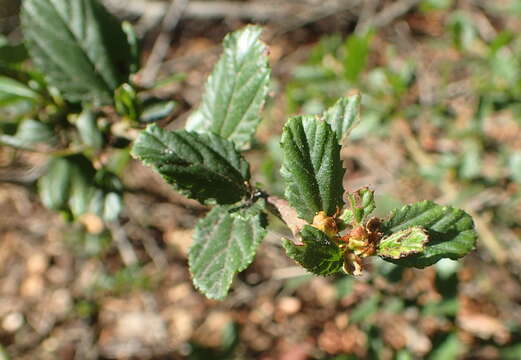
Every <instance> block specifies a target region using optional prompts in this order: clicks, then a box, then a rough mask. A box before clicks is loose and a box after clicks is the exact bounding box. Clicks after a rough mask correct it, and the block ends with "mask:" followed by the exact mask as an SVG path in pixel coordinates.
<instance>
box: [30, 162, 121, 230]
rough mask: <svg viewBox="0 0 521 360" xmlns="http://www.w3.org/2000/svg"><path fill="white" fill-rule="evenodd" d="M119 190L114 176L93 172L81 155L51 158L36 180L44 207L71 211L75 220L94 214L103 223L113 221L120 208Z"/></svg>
mask: <svg viewBox="0 0 521 360" xmlns="http://www.w3.org/2000/svg"><path fill="white" fill-rule="evenodd" d="M122 188H123V186H122V184H121V182H120V181H119V179H118V178H117V177H116V176H115V175H113V174H111V173H109V172H107V171H104V170H100V171H96V170H95V169H94V167H93V166H92V164H91V163H90V161H89V160H88V159H87V158H86V157H84V156H83V155H72V156H68V157H60V158H54V159H52V160H51V161H50V164H49V169H48V171H47V173H46V174H45V175H44V176H42V177H41V178H40V180H39V181H38V189H39V192H40V198H41V200H42V203H43V204H44V205H45V206H46V207H48V208H50V209H52V210H65V211H70V212H71V213H72V215H73V216H74V217H79V216H81V215H83V214H86V213H93V214H96V215H98V216H100V217H102V218H103V219H104V220H106V221H112V220H115V219H116V218H117V217H118V215H119V213H120V211H121V210H122V208H123V200H122V196H121V192H122Z"/></svg>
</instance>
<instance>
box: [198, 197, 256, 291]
mask: <svg viewBox="0 0 521 360" xmlns="http://www.w3.org/2000/svg"><path fill="white" fill-rule="evenodd" d="M265 220H266V219H265V215H264V213H263V212H262V205H261V204H259V203H257V204H255V205H253V206H252V207H250V208H247V209H241V210H238V211H234V212H232V211H231V207H230V206H217V207H214V208H213V209H212V210H211V211H210V212H209V213H208V215H207V216H206V217H205V218H204V219H201V220H200V221H199V223H198V224H197V226H196V228H195V233H194V236H193V238H194V242H193V245H192V247H191V248H190V252H189V256H188V262H189V265H190V272H191V273H192V279H193V282H194V284H195V286H196V287H197V288H198V289H199V290H201V292H203V293H204V294H205V295H206V296H207V297H209V298H211V299H223V298H224V297H225V296H226V294H227V293H228V289H229V288H230V286H231V284H232V281H233V278H234V276H235V274H236V273H238V272H240V271H242V270H244V269H246V267H248V265H249V264H250V263H251V262H252V261H253V258H254V256H255V252H256V250H257V247H258V246H259V244H260V242H261V241H262V239H263V238H264V236H265V235H266V230H265V227H266V221H265Z"/></svg>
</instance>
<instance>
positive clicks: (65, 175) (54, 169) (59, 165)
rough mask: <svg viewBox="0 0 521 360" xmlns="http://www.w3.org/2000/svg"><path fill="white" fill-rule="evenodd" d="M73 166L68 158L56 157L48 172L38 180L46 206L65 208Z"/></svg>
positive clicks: (41, 197) (51, 162)
mask: <svg viewBox="0 0 521 360" xmlns="http://www.w3.org/2000/svg"><path fill="white" fill-rule="evenodd" d="M71 172H72V166H71V164H70V163H69V161H68V160H67V159H66V158H54V159H51V161H50V162H49V167H48V170H47V173H46V174H45V175H44V176H42V177H41V178H40V180H39V181H38V189H39V192H40V199H41V200H42V203H43V205H45V207H47V208H49V209H52V210H64V209H65V207H66V204H67V200H68V197H69V189H70V183H71Z"/></svg>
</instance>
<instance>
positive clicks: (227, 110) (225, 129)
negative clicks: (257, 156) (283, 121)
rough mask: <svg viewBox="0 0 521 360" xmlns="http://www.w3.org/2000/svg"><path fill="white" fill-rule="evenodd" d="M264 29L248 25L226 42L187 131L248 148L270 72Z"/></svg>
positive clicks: (264, 98)
mask: <svg viewBox="0 0 521 360" xmlns="http://www.w3.org/2000/svg"><path fill="white" fill-rule="evenodd" d="M260 35H261V28H260V27H258V26H248V27H246V28H244V29H242V30H239V31H236V32H233V33H231V34H229V35H227V36H226V38H225V39H224V43H223V45H224V53H223V55H222V56H221V58H220V59H219V62H218V63H217V64H216V65H215V68H214V70H213V72H212V74H211V75H210V77H209V78H208V82H207V83H206V88H205V92H204V94H203V97H202V103H201V106H200V108H199V109H198V110H197V111H196V112H195V113H193V114H192V116H191V117H190V119H189V120H188V123H187V125H186V129H187V130H193V131H197V132H213V133H215V134H218V135H220V136H221V137H223V138H225V139H229V140H231V141H233V142H234V143H235V144H236V145H237V147H238V148H239V149H244V148H247V147H248V145H249V143H250V141H251V139H252V137H253V135H254V133H255V130H256V128H257V125H258V124H259V122H260V116H259V112H260V110H261V108H262V106H263V105H264V102H265V100H266V95H267V93H268V84H269V78H270V69H269V67H268V57H267V48H266V46H265V45H264V44H263V43H262V42H261V41H260V40H259V37H260Z"/></svg>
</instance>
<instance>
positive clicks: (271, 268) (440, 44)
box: [0, 0, 521, 360]
mask: <svg viewBox="0 0 521 360" xmlns="http://www.w3.org/2000/svg"><path fill="white" fill-rule="evenodd" d="M105 3H106V5H107V6H108V7H109V9H111V10H112V11H113V12H114V14H115V15H117V16H118V17H120V18H124V19H128V20H130V21H132V22H133V23H134V24H135V25H136V30H137V33H138V36H139V37H140V38H141V39H142V41H141V48H142V50H143V51H142V56H141V57H142V59H141V62H142V63H144V64H145V65H146V66H145V70H144V71H142V72H140V73H139V74H138V75H137V76H136V79H135V80H136V82H137V83H138V84H139V83H141V84H143V85H147V86H149V85H150V84H155V86H154V87H153V88H152V89H151V90H150V91H149V92H147V94H146V97H147V98H153V99H160V100H162V101H163V100H164V101H171V100H173V101H175V107H174V108H173V109H172V108H170V109H169V110H170V111H169V112H168V113H169V114H170V115H169V116H159V118H161V119H160V120H159V124H160V125H162V126H165V127H167V128H169V129H176V128H181V127H183V126H184V124H185V121H186V117H187V114H188V113H189V112H190V111H191V110H192V109H194V108H197V107H198V105H199V101H200V95H201V87H202V84H203V82H204V79H205V77H206V76H207V74H208V73H209V71H210V69H211V67H212V66H213V65H214V64H215V62H216V60H217V58H218V55H219V53H220V47H219V44H220V42H221V41H222V38H223V37H224V35H225V34H226V33H227V32H229V31H231V30H235V29H238V28H240V27H242V26H243V25H244V24H246V23H251V22H254V23H261V24H263V25H264V26H265V31H264V35H263V38H264V40H265V42H266V43H268V44H269V45H270V64H271V65H272V67H273V69H274V74H273V76H272V81H271V85H270V94H271V96H270V100H269V102H268V104H267V105H266V111H265V112H264V114H265V116H264V119H263V122H262V123H261V127H260V129H259V132H258V139H259V141H258V143H256V144H255V146H254V147H253V150H251V151H249V152H247V154H246V156H247V158H248V160H250V161H251V162H252V164H253V166H252V167H253V168H252V174H257V178H256V179H254V180H255V181H258V182H260V183H262V184H263V186H265V187H266V188H268V189H269V190H270V191H271V192H274V193H277V192H279V193H280V192H281V191H282V188H283V187H282V180H281V177H280V174H279V172H278V169H279V168H280V164H281V153H280V147H279V144H278V142H279V138H280V132H281V130H282V124H283V123H284V122H285V121H286V118H287V114H299V113H319V112H322V111H323V110H324V109H325V108H327V107H328V106H330V105H332V104H333V102H334V101H335V100H336V99H337V98H338V97H340V96H343V95H346V94H348V93H350V92H351V91H353V90H355V89H357V90H359V91H361V92H362V94H363V97H362V122H361V124H360V125H359V126H358V127H357V128H356V129H355V131H353V133H352V134H351V142H350V145H349V146H347V147H346V149H345V150H344V152H343V154H342V156H343V160H344V166H345V167H346V168H347V171H348V173H349V174H350V176H349V177H348V178H347V180H346V181H347V182H346V183H345V184H344V186H345V187H346V188H347V189H349V190H355V189H358V188H360V187H361V186H365V185H370V186H372V187H373V188H375V189H376V193H377V202H378V204H379V205H380V207H381V208H382V211H384V210H386V209H391V208H393V207H395V206H397V205H400V204H405V203H409V202H414V201H418V200H422V199H432V200H436V201H437V202H439V203H443V204H450V205H453V206H457V207H461V208H463V209H465V210H466V211H467V212H469V213H470V214H472V215H473V217H474V219H475V221H476V225H477V229H478V233H479V236H480V241H479V243H478V250H477V251H476V252H474V253H473V254H471V255H469V256H467V257H466V258H465V259H464V260H463V261H461V262H458V263H456V262H452V261H442V262H440V263H438V264H437V265H436V266H434V267H432V268H429V269H425V270H412V269H407V270H403V269H398V268H396V267H394V266H393V265H391V264H388V263H383V262H378V261H375V262H373V263H372V264H371V266H372V269H371V270H370V271H368V272H367V273H366V274H365V275H363V276H362V277H361V278H352V277H347V276H346V277H338V278H316V277H311V276H308V275H307V274H305V273H304V272H303V271H302V270H301V269H300V268H299V267H297V266H295V264H294V263H293V262H292V261H291V260H290V259H288V258H287V257H286V255H285V254H284V251H283V250H282V248H281V243H280V238H281V236H282V235H284V234H283V233H282V232H283V231H284V230H283V228H282V226H281V227H280V229H277V227H274V228H272V229H271V231H270V233H269V234H268V237H267V238H266V240H265V241H264V242H263V244H262V245H261V249H260V250H259V252H258V256H257V257H256V260H255V262H254V263H253V265H252V266H251V267H250V268H249V269H248V270H247V271H245V272H244V273H241V274H240V275H239V276H238V279H237V280H236V281H235V284H234V288H233V291H232V293H231V294H230V296H229V297H228V298H227V299H226V300H225V301H223V302H215V301H210V300H207V299H205V298H204V297H203V296H202V295H200V294H199V293H197V292H196V290H195V289H194V288H193V286H192V285H191V281H190V277H189V274H188V267H187V248H188V246H189V245H190V243H191V232H192V229H193V226H194V224H195V223H196V221H197V219H198V218H199V217H201V216H202V215H203V214H204V213H205V212H206V211H207V209H206V208H204V207H202V206H200V205H198V204H197V203H196V202H193V201H190V200H187V199H186V198H184V197H182V196H180V195H179V194H177V193H176V192H175V191H173V190H172V189H171V188H170V187H169V186H168V185H166V184H164V183H163V181H162V180H161V179H160V178H159V177H158V176H157V175H155V174H154V173H153V172H152V171H151V170H149V169H147V168H145V167H143V166H142V165H140V164H139V163H134V162H129V157H128V153H127V152H126V150H125V149H126V147H125V146H126V145H127V144H124V146H121V147H118V145H117V143H114V142H111V141H110V138H107V137H106V136H105V137H104V138H103V139H104V141H108V143H109V144H110V145H111V148H110V149H108V150H107V151H103V152H101V153H99V152H95V151H94V152H92V153H91V154H92V158H90V157H89V159H93V160H92V163H93V165H92V166H93V167H94V169H95V170H96V171H98V170H99V168H98V167H99V166H100V165H103V166H106V167H109V168H110V172H111V173H114V174H118V175H119V176H120V178H121V184H119V183H117V184H115V183H114V182H112V183H110V182H109V183H110V184H111V185H110V186H109V188H110V190H111V191H109V192H116V193H118V194H121V196H122V197H123V200H124V203H125V204H126V206H125V207H124V208H123V210H122V212H121V214H120V215H119V216H118V217H117V219H114V218H109V220H110V221H108V222H106V223H104V222H103V221H101V219H100V217H103V215H99V216H83V217H80V218H79V222H75V223H71V222H70V221H68V220H70V219H71V218H72V217H71V216H70V215H71V214H70V213H69V212H68V211H66V212H67V216H65V217H64V216H63V214H62V215H59V214H56V213H54V212H51V211H49V210H47V209H46V208H45V207H44V206H43V205H42V204H41V202H40V200H39V198H38V196H37V191H36V187H37V186H36V182H37V180H38V178H39V177H40V176H41V174H42V171H43V170H44V168H45V164H46V159H47V156H48V151H49V149H48V148H46V147H45V146H44V147H43V148H37V149H36V150H38V151H27V150H23V149H17V150H14V149H13V148H11V147H7V146H2V147H1V148H0V166H1V168H0V179H1V180H2V182H1V184H0V239H1V241H0V344H1V347H0V359H2V357H3V358H6V359H8V358H12V359H56V358H60V359H98V358H102V359H103V358H107V359H111V358H118V359H125V358H136V359H148V358H154V359H170V358H172V359H185V358H189V359H211V358H214V359H266V360H267V359H295V360H298V359H337V360H340V359H356V358H358V359H366V358H367V359H415V358H426V359H459V358H463V359H476V358H477V359H518V358H520V357H521V308H520V306H519V304H520V302H521V285H520V277H521V267H520V265H519V264H520V263H521V262H520V260H521V255H520V254H521V240H520V239H521V216H520V214H521V200H520V195H521V120H520V115H521V97H520V96H521V66H520V65H521V64H520V56H521V37H520V35H519V34H520V33H521V2H520V1H518V0H502V1H494V2H491V1H479V0H459V1H456V0H454V1H451V0H423V1H377V0H374V1H364V2H362V1H350V2H343V1H336V0H328V1H312V0H309V1H308V0H306V1H303V0H301V1H292V0H286V1H282V2H279V1H277V2H276V3H270V2H267V1H260V0H259V1H255V0H252V1H244V2H243V1H237V2H231V3H228V2H219V1H208V2H198V1H192V2H186V1H175V2H173V4H174V5H172V6H170V5H169V3H160V2H150V3H145V2H144V1H140V0H133V1H128V2H123V3H122V2H119V1H113V0H111V1H106V2H105ZM0 4H2V3H1V2H0ZM13 4H15V2H10V5H9V6H10V7H12V9H9V10H2V11H4V12H5V13H0V16H2V19H1V20H0V27H1V28H2V31H3V33H4V35H5V41H4V39H0V71H5V69H4V67H2V64H5V63H7V62H8V61H11V60H8V59H7V58H6V57H11V59H12V57H13V56H15V55H16V54H22V55H21V56H22V57H23V48H22V47H20V46H16V45H13V44H17V43H18V42H19V41H20V40H21V33H20V31H19V27H18V26H17V24H18V18H17V13H16V9H15V6H12V5H13ZM0 8H2V9H8V8H7V7H2V6H0ZM165 13H166V14H167V16H166V17H165V18H164V21H163V20H162V16H163V15H162V14H165ZM162 44H163V45H164V44H166V45H167V46H166V47H165V46H163V50H161V45H162ZM21 66H27V64H24V65H21ZM2 74H4V73H2ZM125 94H126V93H125ZM126 95H128V94H126ZM131 95H132V94H130V95H129V96H130V99H132V96H131ZM49 96H50V98H51V99H52V101H54V102H55V103H54V105H56V106H57V108H59V106H58V105H59V104H56V97H53V96H52V94H49ZM122 96H123V95H122ZM26 97H27V96H26ZM7 100H9V99H7ZM7 100H6V97H5V96H4V97H2V92H1V88H0V101H7ZM31 101H33V100H31V99H29V100H28V102H29V103H30V102H31ZM34 101H36V100H34ZM24 103H26V102H24ZM121 103H122V104H128V102H127V103H125V101H122V102H121ZM168 104H169V106H172V104H173V103H168ZM1 109H4V110H0V117H2V116H4V117H5V116H6V115H5V114H2V111H6V110H5V109H7V108H6V107H3V108H1ZM126 109H127V110H128V108H126ZM47 110H48V109H47ZM51 110H52V109H51ZM72 111H74V109H72ZM118 111H119V110H118ZM125 111H126V110H124V111H120V113H124V114H126V116H127V117H129V118H131V117H132V116H131V115H130V112H128V111H127V112H125ZM115 118H119V115H116V114H110V113H104V114H103V116H101V117H100V118H99V119H98V120H97V121H98V124H101V125H103V124H105V125H106V126H107V127H105V128H103V127H101V128H102V129H108V128H110V129H111V132H110V133H111V134H113V133H114V132H115V133H116V134H117V136H115V138H118V137H122V138H129V139H132V138H133V137H135V135H136V130H135V128H139V126H140V125H136V126H134V125H133V126H120V128H118V127H117V126H116V127H113V126H114V123H113V119H115ZM0 121H1V118H0ZM127 124H128V122H127ZM29 125H31V124H29ZM72 125H74V126H76V125H75V122H72ZM67 126H70V124H69V125H67ZM72 129H74V128H72ZM10 131H11V132H12V129H10V127H9V124H6V123H5V122H3V123H2V135H13V134H12V133H11V132H10ZM74 131H75V130H74ZM74 131H73V130H69V132H68V134H70V133H74ZM118 131H119V132H118ZM80 133H81V131H80ZM38 134H40V135H45V132H39V133H38ZM120 135H121V136H120ZM70 139H72V140H70V143H71V144H73V145H77V144H80V145H81V144H82V138H81V136H80V135H78V136H76V135H72V137H71V138H70ZM89 139H92V137H89ZM26 140H27V139H26ZM58 140H59V141H63V138H62V139H58ZM87 145H88V146H90V147H94V148H95V147H96V144H87ZM94 154H95V155H94ZM82 161H83V160H82ZM75 163H78V162H75ZM127 163H128V166H127V165H126V164H127ZM125 166H127V167H126V170H124V171H123V170H122V169H123V168H125ZM99 176H100V177H102V176H101V175H99ZM101 183H103V184H105V185H106V184H107V182H101ZM50 185H51V189H52V188H53V187H52V185H54V182H52V181H51V182H50ZM72 215H74V213H72Z"/></svg>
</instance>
